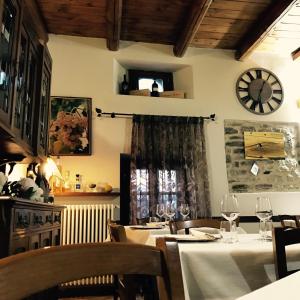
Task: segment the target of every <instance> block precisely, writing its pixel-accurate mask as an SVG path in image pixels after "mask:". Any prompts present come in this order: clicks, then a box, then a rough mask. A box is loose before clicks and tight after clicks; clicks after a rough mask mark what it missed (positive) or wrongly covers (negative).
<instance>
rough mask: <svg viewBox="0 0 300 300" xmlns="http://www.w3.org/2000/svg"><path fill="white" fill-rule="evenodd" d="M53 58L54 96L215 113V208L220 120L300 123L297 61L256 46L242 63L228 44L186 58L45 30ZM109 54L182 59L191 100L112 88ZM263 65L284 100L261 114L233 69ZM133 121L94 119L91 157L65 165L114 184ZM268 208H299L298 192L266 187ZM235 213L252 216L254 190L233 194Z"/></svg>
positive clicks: (220, 180)
mask: <svg viewBox="0 0 300 300" xmlns="http://www.w3.org/2000/svg"><path fill="white" fill-rule="evenodd" d="M48 46H49V49H50V53H51V56H52V58H53V72H52V75H53V77H52V93H51V94H52V95H53V96H85V97H91V98H92V99H93V100H92V101H93V102H92V103H93V108H95V107H100V108H102V109H103V110H104V111H108V112H111V111H115V112H126V113H140V114H162V115H182V116H185V115H189V116H206V115H209V114H211V113H216V115H217V121H216V122H208V123H207V127H206V135H207V150H208V151H207V153H208V157H207V158H208V166H209V178H210V189H211V200H212V208H213V214H214V215H218V214H219V200H220V198H221V195H222V194H223V193H225V192H226V191H227V189H228V186H227V178H226V165H225V149H224V129H223V120H224V119H240V120H255V121H258V122H259V121H288V122H299V117H300V110H299V109H298V108H297V104H296V100H297V99H300V89H299V84H300V82H299V77H300V61H298V62H297V61H296V62H293V61H291V60H290V59H289V58H281V57H276V56H273V55H265V54H262V53H255V54H254V55H252V57H251V58H249V59H248V60H247V61H245V62H238V61H236V60H235V59H234V53H233V52H231V51H222V50H209V49H195V48H190V49H189V50H188V52H187V54H186V55H185V57H184V58H176V57H174V56H173V54H172V47H170V46H163V45H150V44H142V43H128V42H122V43H121V49H120V50H119V51H118V52H111V51H108V50H107V49H106V43H105V40H103V39H92V38H78V37H68V36H56V35H50V41H49V44H48ZM115 59H117V60H129V61H137V62H140V63H142V62H145V63H147V64H153V65H154V66H158V67H159V65H160V64H176V65H178V64H183V65H191V66H192V68H193V72H192V76H193V84H194V95H193V96H194V99H157V98H156V99H151V98H143V97H136V96H121V95H116V94H115V87H116V85H115V82H113V81H114V80H113V79H114V78H116V74H114V69H115V65H116V64H115ZM256 66H257V67H264V68H267V69H270V70H271V71H273V72H275V74H276V75H278V77H279V78H280V79H281V81H282V83H283V87H284V92H285V99H284V102H283V105H282V106H281V108H280V109H279V110H278V111H276V112H274V113H272V114H270V115H267V116H257V115H254V114H252V113H250V112H248V111H247V110H245V109H244V108H243V107H242V106H241V105H240V103H239V102H238V99H237V97H236V95H235V84H236V80H237V78H238V77H239V75H240V74H241V73H242V72H243V71H245V70H246V69H248V68H251V67H256ZM130 130H131V123H130V121H129V120H124V119H104V118H102V119H98V118H96V117H95V115H94V117H93V122H92V136H93V138H92V143H93V146H92V156H88V157H62V164H63V167H64V169H65V170H71V176H73V177H74V178H75V175H74V174H75V173H80V174H83V177H84V179H85V180H86V181H89V182H91V181H93V182H99V181H102V182H103V181H105V182H109V183H110V184H112V185H113V187H119V154H120V153H121V152H129V150H130V135H131V131H130ZM270 197H271V200H272V205H273V209H274V213H275V214H278V213H284V212H285V213H298V214H300V191H299V193H298V192H294V193H271V194H270ZM239 198H240V203H241V212H242V214H244V215H253V213H254V203H255V199H256V196H255V195H254V194H239Z"/></svg>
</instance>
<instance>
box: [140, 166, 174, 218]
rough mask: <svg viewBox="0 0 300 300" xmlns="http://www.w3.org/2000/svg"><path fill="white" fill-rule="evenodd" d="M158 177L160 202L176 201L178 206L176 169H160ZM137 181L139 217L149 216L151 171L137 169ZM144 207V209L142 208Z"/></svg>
mask: <svg viewBox="0 0 300 300" xmlns="http://www.w3.org/2000/svg"><path fill="white" fill-rule="evenodd" d="M157 179H158V190H159V195H158V202H162V203H167V202H168V201H172V202H175V205H176V206H177V177H176V171H175V170H159V171H158V173H157ZM136 181H137V218H138V219H143V218H148V217H149V194H150V190H149V172H148V170H146V169H137V170H136ZM142 207H143V209H141V208H142Z"/></svg>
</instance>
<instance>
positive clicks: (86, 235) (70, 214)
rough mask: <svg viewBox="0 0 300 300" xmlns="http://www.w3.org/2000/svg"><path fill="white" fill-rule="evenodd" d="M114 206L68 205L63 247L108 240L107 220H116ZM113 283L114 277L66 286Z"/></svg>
mask: <svg viewBox="0 0 300 300" xmlns="http://www.w3.org/2000/svg"><path fill="white" fill-rule="evenodd" d="M115 208H116V206H115V205H114V204H80V205H66V208H65V209H64V210H63V214H62V224H61V245H69V244H82V243H98V242H104V241H105V240H106V239H107V234H108V229H107V220H108V219H110V220H114V211H115ZM108 283H112V276H111V275H107V276H97V277H91V278H85V279H80V280H77V281H73V282H68V283H65V285H67V286H70V285H81V286H82V285H93V284H108Z"/></svg>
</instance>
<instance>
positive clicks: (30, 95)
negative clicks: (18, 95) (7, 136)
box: [23, 46, 37, 145]
mask: <svg viewBox="0 0 300 300" xmlns="http://www.w3.org/2000/svg"><path fill="white" fill-rule="evenodd" d="M27 69H28V70H27V91H26V96H25V104H24V128H23V139H24V140H26V141H27V142H28V144H29V145H31V144H32V134H33V112H34V101H35V96H36V83H37V82H36V81H37V53H36V51H35V49H34V48H33V46H30V47H29V53H28V68H27Z"/></svg>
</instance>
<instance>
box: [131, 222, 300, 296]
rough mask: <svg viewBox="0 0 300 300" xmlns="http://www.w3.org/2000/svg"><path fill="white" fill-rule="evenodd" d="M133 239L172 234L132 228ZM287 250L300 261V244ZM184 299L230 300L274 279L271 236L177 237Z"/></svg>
mask: <svg viewBox="0 0 300 300" xmlns="http://www.w3.org/2000/svg"><path fill="white" fill-rule="evenodd" d="M126 235H127V236H128V238H129V239H130V240H131V241H132V242H136V243H143V244H147V245H155V241H156V238H157V237H161V236H164V237H168V236H172V237H175V238H176V235H171V234H170V233H169V232H168V229H166V228H162V229H153V228H151V229H148V230H143V229H142V228H141V229H131V228H130V227H127V228H126ZM289 247H290V249H289V250H288V251H287V257H288V261H289V264H295V263H296V264H298V266H299V262H300V246H298V245H291V246H289ZM178 248H179V253H180V262H181V269H182V277H183V284H184V293H185V300H199V299H201V300H202V299H204V300H233V299H237V298H239V297H242V296H244V295H246V294H248V293H251V292H252V291H255V290H257V289H259V288H262V287H264V286H266V285H268V284H270V283H272V282H274V281H275V280H276V275H275V266H274V258H273V246H272V241H271V240H267V241H266V240H261V238H260V235H259V234H239V235H238V241H237V242H235V243H225V242H224V241H223V240H222V239H216V240H214V241H211V240H210V241H206V240H203V241H196V242H195V241H188V240H185V241H180V240H178Z"/></svg>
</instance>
